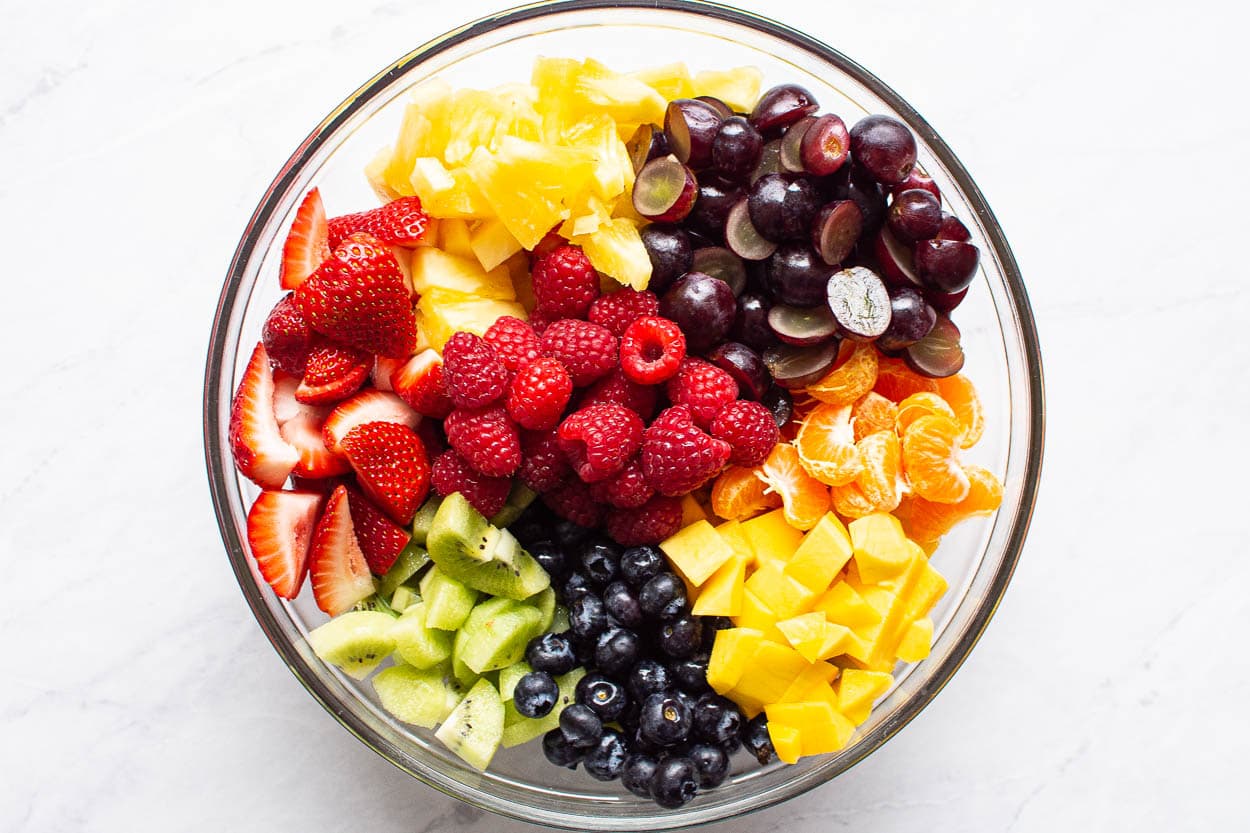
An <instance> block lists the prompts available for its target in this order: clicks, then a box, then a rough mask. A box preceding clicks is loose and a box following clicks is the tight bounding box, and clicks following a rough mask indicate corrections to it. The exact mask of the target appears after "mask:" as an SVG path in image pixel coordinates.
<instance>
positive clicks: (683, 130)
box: [664, 98, 724, 169]
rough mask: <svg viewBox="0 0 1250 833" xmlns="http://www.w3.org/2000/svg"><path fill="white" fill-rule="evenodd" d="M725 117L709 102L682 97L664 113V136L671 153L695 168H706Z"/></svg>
mask: <svg viewBox="0 0 1250 833" xmlns="http://www.w3.org/2000/svg"><path fill="white" fill-rule="evenodd" d="M722 121H724V116H722V115H721V113H720V111H719V110H717V109H716V108H715V107H713V106H712V105H710V104H708V103H707V102H706V101H699V100H698V99H694V98H679V99H676V100H675V101H671V102H669V105H668V109H667V110H666V111H665V113H664V134H665V135H666V136H667V137H668V147H669V150H670V151H671V152H672V153H673V155H674V156H676V157H677V158H678V159H680V160H681V161H682V162H684V163H685V164H687V165H689V166H690V167H692V168H696V169H698V168H706V167H707V166H708V165H709V164H710V163H711V161H712V140H713V139H715V138H716V131H717V130H719V129H720V124H721V122H722Z"/></svg>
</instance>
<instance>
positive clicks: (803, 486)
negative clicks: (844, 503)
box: [761, 443, 829, 530]
mask: <svg viewBox="0 0 1250 833" xmlns="http://www.w3.org/2000/svg"><path fill="white" fill-rule="evenodd" d="M761 475H762V476H763V478H764V482H765V483H767V484H768V489H769V490H770V491H773V492H776V493H777V494H780V495H781V504H782V508H783V511H784V513H785V519H786V523H788V524H790V526H793V527H794V528H796V529H802V530H808V529H811V528H812V527H814V526H815V525H816V524H817V523H818V522H819V521H820V519H821V517H823V516H824V514H825V513H826V512H828V511H829V488H828V487H827V486H825V484H823V483H821V482H820V481H819V480H817V479H816V478H814V477H812V476H811V475H809V474H808V473H807V472H806V471H805V470H804V469H803V465H802V464H801V463H800V462H799V453H798V451H796V450H795V448H794V446H792V445H789V444H788V443H778V444H777V445H775V446H773V450H772V451H770V452H769V454H768V459H767V460H765V461H764V465H763V468H762V470H761Z"/></svg>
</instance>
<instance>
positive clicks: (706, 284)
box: [660, 272, 738, 353]
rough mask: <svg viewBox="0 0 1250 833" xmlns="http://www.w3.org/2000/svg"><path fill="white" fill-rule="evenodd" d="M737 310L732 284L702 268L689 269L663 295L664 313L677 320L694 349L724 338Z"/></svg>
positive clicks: (700, 349) (696, 351)
mask: <svg viewBox="0 0 1250 833" xmlns="http://www.w3.org/2000/svg"><path fill="white" fill-rule="evenodd" d="M737 310H738V305H737V302H736V300H735V299H734V294H733V290H732V289H730V288H729V284H727V283H725V282H724V281H722V280H720V279H719V278H714V277H712V276H711V275H705V274H703V273H702V272H687V273H686V274H685V275H683V276H682V277H680V278H678V279H677V282H676V283H674V284H673V285H672V286H671V287H669V289H668V291H667V292H665V293H664V296H663V297H662V298H661V299H660V315H662V316H664V317H665V318H669V319H672V320H673V321H675V322H677V326H679V327H681V329H682V332H684V333H685V334H686V348H687V349H688V350H689V351H690V352H691V353H702V352H703V351H705V350H707V349H708V348H709V347H712V346H713V345H715V344H718V343H720V342H722V341H724V340H725V336H726V335H728V334H729V328H730V327H732V326H733V322H734V316H735V315H736V314H737Z"/></svg>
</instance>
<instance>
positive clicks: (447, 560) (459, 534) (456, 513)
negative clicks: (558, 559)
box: [426, 492, 551, 599]
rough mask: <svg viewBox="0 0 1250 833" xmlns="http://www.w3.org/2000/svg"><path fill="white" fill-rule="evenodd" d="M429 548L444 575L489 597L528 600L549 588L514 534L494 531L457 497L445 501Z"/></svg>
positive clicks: (433, 526) (435, 522) (434, 524)
mask: <svg viewBox="0 0 1250 833" xmlns="http://www.w3.org/2000/svg"><path fill="white" fill-rule="evenodd" d="M426 544H427V547H428V549H429V553H430V558H431V559H433V561H434V563H435V564H437V565H438V566H439V569H440V570H442V571H443V572H444V573H446V574H447V575H448V576H450V577H451V578H454V579H456V580H457V581H459V582H461V583H462V584H465V585H467V586H469V587H472V588H473V589H474V590H479V591H481V592H482V593H485V594H487V595H490V596H506V597H508V598H510V599H527V598H529V597H530V596H533V595H534V594H535V593H538V592H539V591H541V590H543V589H545V588H547V587H549V586H550V585H551V580H550V579H549V578H548V576H547V573H546V571H545V570H543V568H542V566H541V565H540V564H539V563H538V562H537V561H535V560H534V559H533V558H532V557H530V554H529V553H527V552H526V551H525V550H524V549H522V548H521V545H520V544H519V543H518V542H517V540H516V538H515V537H513V535H512V533H511V532H508V531H507V530H506V529H504V530H501V529H498V528H496V527H492V526H491V525H490V524H489V523H487V522H486V519H485V518H484V517H482V515H481V513H480V512H478V511H477V510H476V509H474V508H473V507H472V506H471V505H470V504H469V502H468V501H467V500H465V499H464V497H462V496H461V495H460V493H459V492H453V493H452V494H450V495H448V496H447V497H446V498H444V499H443V503H442V505H441V506H439V508H438V512H437V514H436V515H435V516H434V521H433V523H432V524H431V525H430V532H429V536H428V538H427V541H426Z"/></svg>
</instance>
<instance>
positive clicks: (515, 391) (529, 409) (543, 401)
mask: <svg viewBox="0 0 1250 833" xmlns="http://www.w3.org/2000/svg"><path fill="white" fill-rule="evenodd" d="M535 341H537V339H535ZM572 395H573V379H572V378H571V377H570V376H569V372H568V371H567V370H565V369H564V365H562V364H560V363H559V362H558V361H556V360H555V359H536V360H535V361H532V362H530V363H529V364H527V365H526V366H525V367H524V369H522V370H521V371H520V372H519V373H517V375H516V376H514V377H513V379H512V383H511V384H510V385H508V415H509V416H510V417H512V418H513V419H514V420H516V422H517V424H518V425H520V426H521V427H522V428H529V429H531V430H533V431H545V430H547V429H548V428H555V427H556V425H558V424H559V422H560V417H561V415H563V414H564V406H565V405H568V404H569V397H571V396H572Z"/></svg>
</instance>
